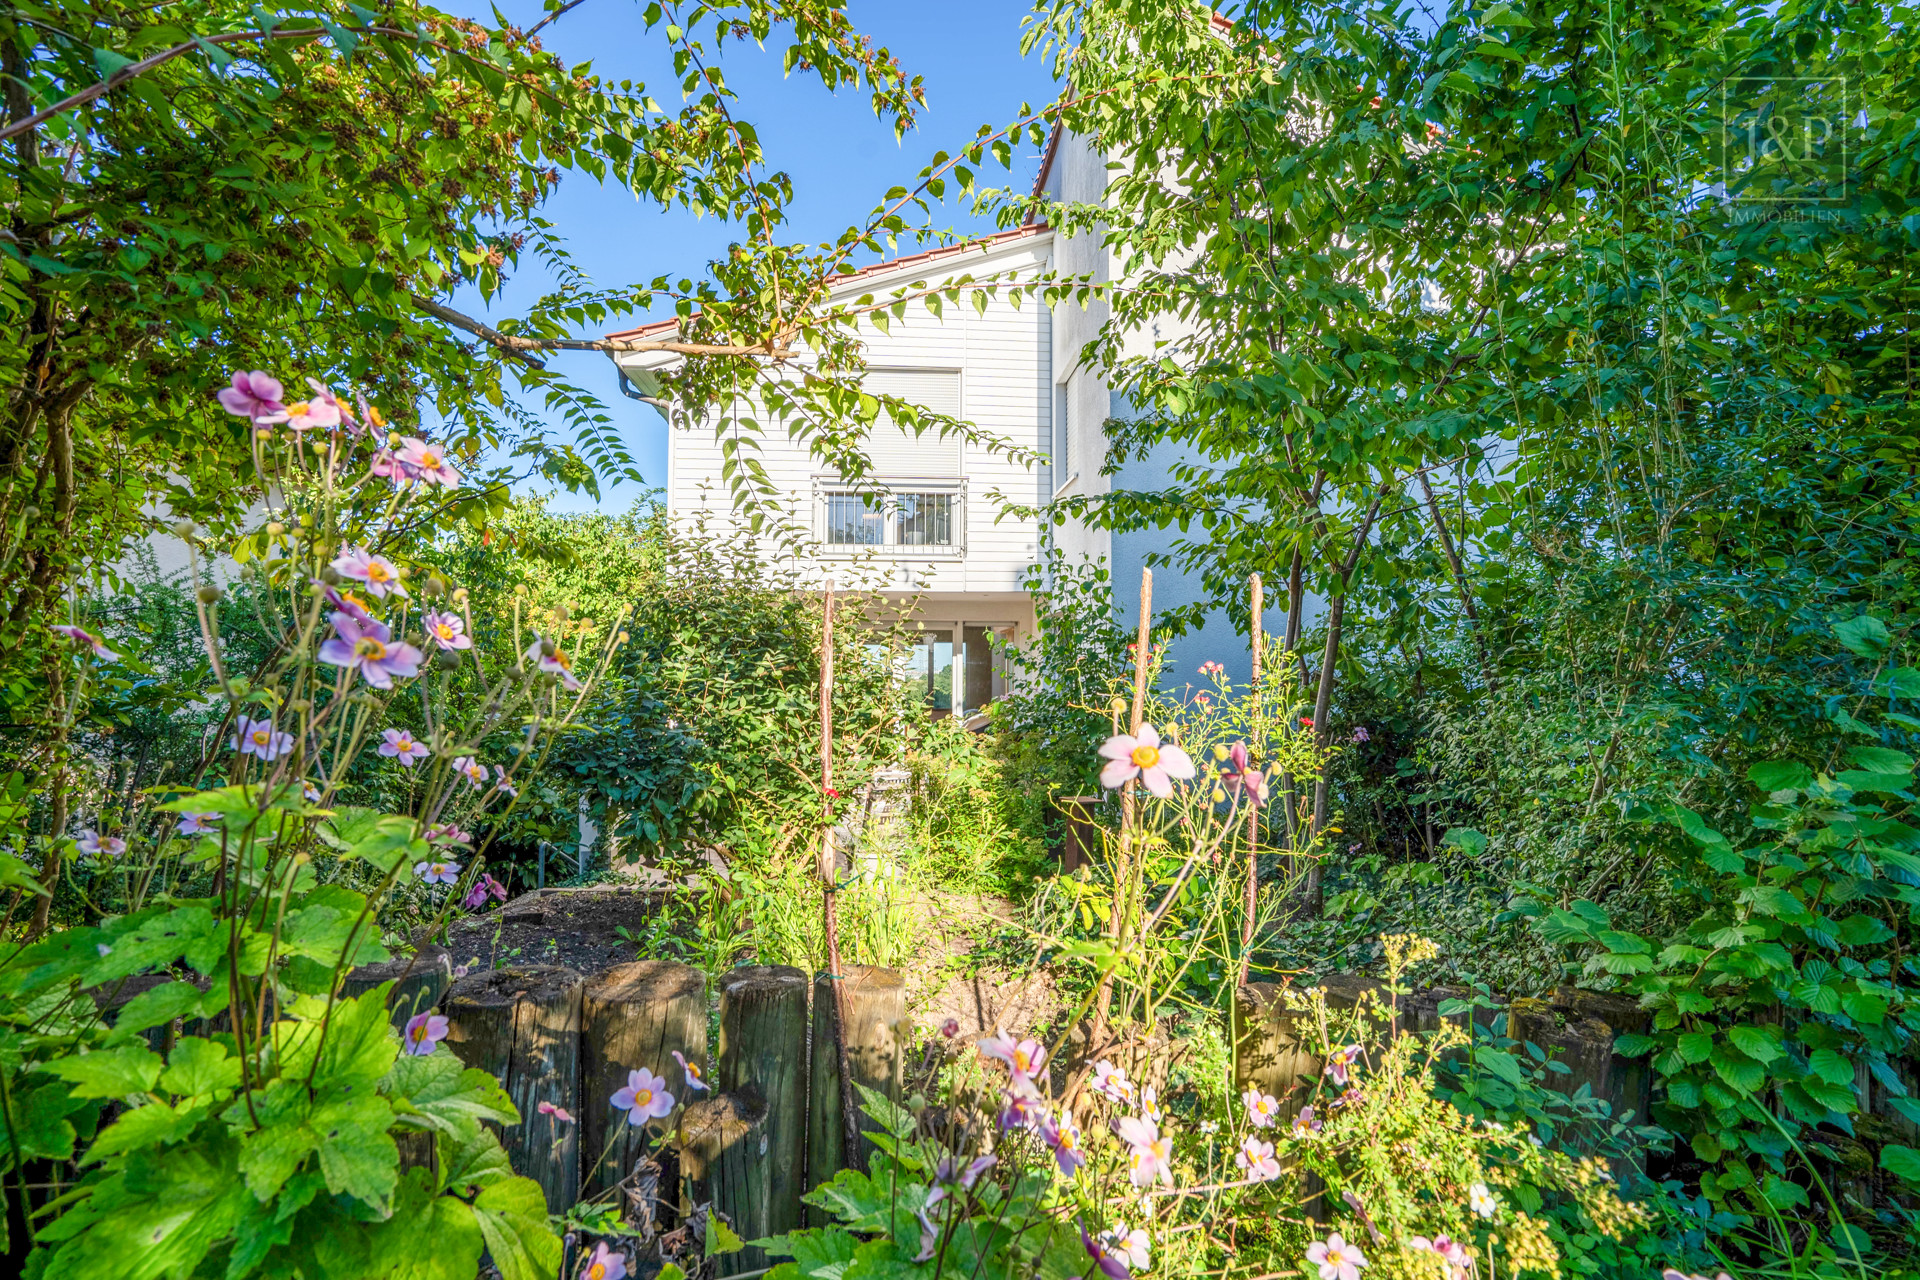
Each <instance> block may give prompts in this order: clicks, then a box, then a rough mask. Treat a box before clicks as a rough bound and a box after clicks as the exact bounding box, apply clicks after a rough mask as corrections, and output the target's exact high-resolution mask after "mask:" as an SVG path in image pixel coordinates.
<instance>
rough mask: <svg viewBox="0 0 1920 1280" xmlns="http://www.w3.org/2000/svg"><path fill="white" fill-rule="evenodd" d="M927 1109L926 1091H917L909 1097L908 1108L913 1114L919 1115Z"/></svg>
mask: <svg viewBox="0 0 1920 1280" xmlns="http://www.w3.org/2000/svg"><path fill="white" fill-rule="evenodd" d="M926 1109H927V1095H926V1094H924V1093H916V1094H914V1095H913V1096H912V1097H910V1098H908V1099H907V1110H908V1112H910V1113H911V1114H913V1115H916V1116H917V1115H919V1114H920V1113H921V1112H922V1111H925V1110H926Z"/></svg>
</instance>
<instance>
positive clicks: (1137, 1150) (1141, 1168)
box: [1113, 1116, 1173, 1187]
mask: <svg viewBox="0 0 1920 1280" xmlns="http://www.w3.org/2000/svg"><path fill="white" fill-rule="evenodd" d="M1113 1127H1114V1131H1115V1132H1116V1133H1118V1134H1119V1135H1120V1141H1122V1142H1124V1143H1126V1144H1127V1174H1128V1176H1129V1177H1131V1178H1132V1179H1133V1185H1134V1186H1136V1187H1150V1186H1152V1185H1153V1184H1154V1183H1155V1182H1160V1183H1164V1184H1165V1185H1167V1186H1169V1187H1170V1186H1172V1185H1173V1165H1172V1163H1171V1161H1172V1159H1173V1139H1172V1138H1163V1137H1161V1136H1160V1126H1159V1125H1157V1124H1155V1123H1154V1122H1153V1121H1151V1120H1141V1119H1137V1118H1135V1117H1133V1116H1122V1117H1121V1118H1120V1119H1119V1120H1116V1121H1115V1122H1114V1125H1113Z"/></svg>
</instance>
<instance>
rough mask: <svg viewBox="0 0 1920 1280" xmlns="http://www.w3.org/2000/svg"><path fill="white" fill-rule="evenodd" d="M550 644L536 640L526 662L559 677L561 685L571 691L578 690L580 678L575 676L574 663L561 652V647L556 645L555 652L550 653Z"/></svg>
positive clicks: (529, 649) (531, 646) (528, 650)
mask: <svg viewBox="0 0 1920 1280" xmlns="http://www.w3.org/2000/svg"><path fill="white" fill-rule="evenodd" d="M549 643H550V642H549V641H547V640H539V639H536V640H535V641H534V642H533V644H532V645H530V646H529V647H528V649H527V652H526V660H527V661H528V662H531V663H533V664H534V665H535V666H537V667H538V668H539V669H540V670H542V671H545V672H548V673H549V674H551V675H556V676H559V677H560V683H561V684H563V685H565V686H566V687H567V688H568V689H569V690H573V689H578V688H579V687H580V677H578V676H576V675H574V674H573V663H572V661H571V660H570V659H568V657H567V655H566V654H565V653H563V652H561V650H560V646H559V645H554V646H553V652H552V653H548V652H547V645H548V644H549Z"/></svg>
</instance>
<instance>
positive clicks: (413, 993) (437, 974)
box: [340, 945, 453, 1030]
mask: <svg viewBox="0 0 1920 1280" xmlns="http://www.w3.org/2000/svg"><path fill="white" fill-rule="evenodd" d="M383 982H392V983H393V990H392V991H391V992H389V993H388V995H387V1008H388V1009H390V1010H392V1011H393V1025H394V1027H395V1029H396V1030H397V1029H399V1028H402V1027H405V1026H406V1025H407V1020H408V1019H409V1018H412V1017H414V1016H416V1015H418V1014H422V1013H426V1012H428V1011H430V1010H432V1009H434V1008H437V1007H438V1006H439V1004H440V1001H441V998H442V997H444V996H445V995H446V993H447V988H448V987H450V986H452V985H453V955H452V953H451V952H449V951H448V950H447V949H446V948H445V947H437V946H432V945H428V946H424V947H421V948H420V949H419V950H418V951H416V952H414V953H413V954H412V955H410V956H395V957H394V958H393V959H391V960H383V961H381V962H380V963H379V964H363V965H361V966H360V967H359V968H358V969H355V970H354V971H353V972H352V973H349V974H348V975H347V977H346V980H345V981H344V982H342V983H341V984H340V994H341V996H342V997H343V998H346V999H352V998H354V997H355V996H361V995H365V994H366V993H367V992H369V991H371V990H373V989H374V988H375V987H377V986H379V985H380V984H381V983H383Z"/></svg>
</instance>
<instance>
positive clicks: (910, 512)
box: [898, 493, 953, 547]
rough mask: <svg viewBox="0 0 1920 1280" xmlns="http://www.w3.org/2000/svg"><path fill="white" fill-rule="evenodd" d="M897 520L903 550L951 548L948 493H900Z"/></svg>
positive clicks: (951, 532) (951, 504) (951, 515)
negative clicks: (913, 548) (908, 548)
mask: <svg viewBox="0 0 1920 1280" xmlns="http://www.w3.org/2000/svg"><path fill="white" fill-rule="evenodd" d="M898 518H899V525H898V528H899V531H900V545H901V546H903V547H950V546H952V545H953V495H952V494H950V493H903V494H901V495H900V500H899V507H898Z"/></svg>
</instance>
